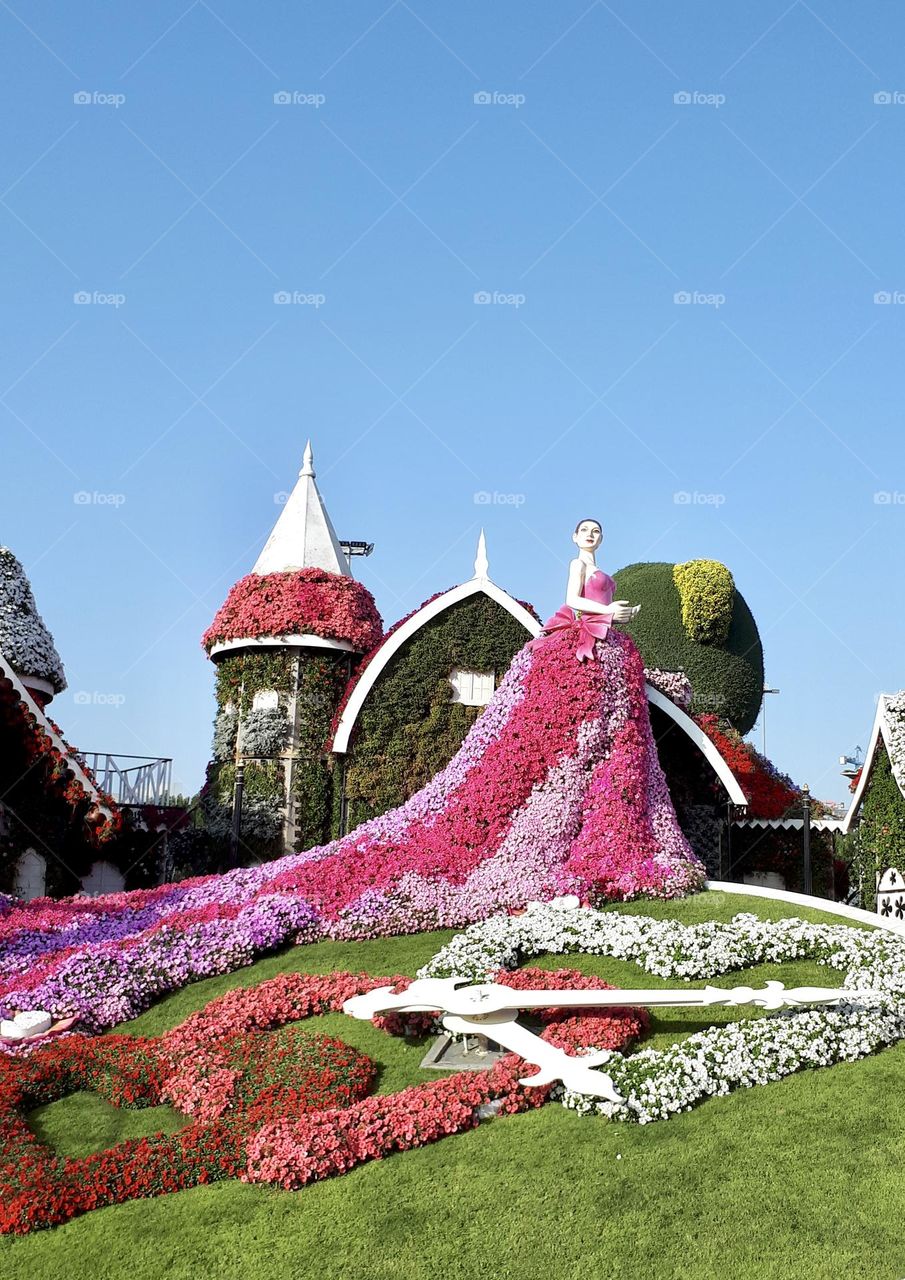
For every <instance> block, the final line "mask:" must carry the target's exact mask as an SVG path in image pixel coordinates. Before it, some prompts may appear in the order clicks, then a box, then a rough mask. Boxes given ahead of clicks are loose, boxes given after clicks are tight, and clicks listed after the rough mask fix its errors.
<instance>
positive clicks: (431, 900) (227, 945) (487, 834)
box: [0, 570, 704, 1029]
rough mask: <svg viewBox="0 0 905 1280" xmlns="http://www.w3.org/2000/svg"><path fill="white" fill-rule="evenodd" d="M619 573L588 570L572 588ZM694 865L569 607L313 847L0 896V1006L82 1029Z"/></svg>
mask: <svg viewBox="0 0 905 1280" xmlns="http://www.w3.org/2000/svg"><path fill="white" fill-rule="evenodd" d="M614 589H615V584H614V582H613V579H612V578H611V577H610V576H609V575H608V574H606V573H603V571H602V570H596V571H594V572H593V573H592V574H591V575H590V576H589V577H588V579H587V582H586V584H585V586H584V588H583V594H584V595H585V597H586V598H588V599H591V600H595V601H599V602H600V603H601V604H609V603H611V602H612V599H613V591H614ZM703 880H704V868H703V866H702V864H701V862H700V861H699V860H698V858H697V857H696V856H695V854H694V853H693V851H692V849H691V847H690V846H689V844H688V842H687V841H686V839H685V837H684V835H683V833H682V831H681V829H680V827H679V823H678V820H677V818H676V814H675V811H674V809H673V805H672V802H671V799H670V796H669V791H668V789H667V786H666V780H665V778H664V775H663V771H662V769H661V767H660V763H659V760H658V757H657V751H656V745H655V742H654V738H653V734H652V731H651V724H650V717H649V713H648V704H647V697H646V693H645V681H644V666H643V662H642V659H641V655H640V654H639V652H638V649H637V647H636V646H635V643H634V641H633V640H632V639H631V637H630V636H629V635H627V634H626V633H625V632H622V631H620V630H619V629H618V628H617V627H615V626H613V625H611V624H610V623H609V621H608V620H607V619H606V618H603V617H601V616H600V615H598V614H589V613H583V612H581V613H579V614H578V616H576V615H575V613H574V612H573V610H572V609H570V608H568V607H567V606H565V605H564V606H563V607H562V608H560V609H559V610H558V611H557V612H556V613H555V614H554V615H553V617H551V618H550V619H548V620H547V622H546V624H545V625H544V628H543V630H542V632H541V633H540V635H539V636H537V637H536V638H534V639H532V640H530V641H528V643H526V644H525V645H524V646H523V648H522V649H520V650H519V652H518V653H517V654H516V655H515V657H514V658H513V660H512V663H511V664H510V667H509V669H508V671H507V672H506V674H505V676H504V677H503V679H502V681H501V683H500V685H499V687H498V688H497V689H496V691H495V693H494V694H493V696H492V698H491V699H490V701H489V702H488V704H487V705H486V707H485V708H484V710H483V711H482V713H481V715H480V716H479V717H478V719H477V720H476V721H475V722H474V724H473V725H472V726H471V729H470V730H469V732H468V733H467V735H466V737H465V738H464V740H463V742H462V744H461V747H460V748H459V750H458V751H457V753H456V754H455V755H454V756H453V758H452V760H450V762H449V764H448V765H447V766H446V768H445V769H443V770H441V772H440V773H438V774H436V775H435V776H434V777H433V778H432V779H431V780H430V782H428V783H427V784H426V785H425V786H424V787H422V788H421V790H420V791H417V792H416V793H415V794H414V795H413V796H412V797H411V798H410V799H409V800H408V801H406V802H405V803H404V804H402V805H401V806H399V807H398V808H396V809H392V810H390V811H389V812H387V813H384V814H382V815H380V816H379V817H376V818H373V819H371V820H370V821H368V822H365V823H363V824H362V825H361V826H359V827H357V828H356V829H355V830H354V831H352V832H350V833H349V834H348V835H346V836H343V837H341V838H339V839H337V840H333V841H331V842H330V843H329V844H326V845H321V846H318V847H316V848H314V849H309V850H307V851H305V852H303V853H297V854H290V855H287V856H286V857H283V858H279V859H277V860H275V861H273V862H269V863H265V864H259V865H257V866H254V867H250V868H240V869H238V870H235V871H230V872H226V873H225V874H223V875H213V876H205V877H199V878H196V879H193V880H186V881H182V882H180V883H177V884H172V885H162V886H160V887H159V888H157V889H149V890H138V891H133V892H131V893H120V894H110V895H107V896H106V897H101V898H94V899H68V900H65V901H62V902H55V903H49V902H47V901H46V900H44V901H43V902H41V901H36V902H35V903H29V904H26V905H24V906H15V905H13V904H12V903H11V901H10V900H7V901H6V908H7V909H6V911H5V913H4V904H3V903H2V902H0V1010H2V1009H13V1010H15V1009H21V1008H42V1009H46V1010H47V1011H48V1012H52V1013H54V1014H58V1015H60V1016H62V1015H64V1014H71V1013H74V1012H79V1013H80V1015H81V1016H82V1017H83V1019H84V1020H85V1022H86V1023H88V1024H89V1025H91V1026H92V1027H93V1028H94V1029H101V1028H102V1027H104V1026H109V1025H112V1024H113V1023H115V1022H117V1021H119V1020H121V1019H123V1018H126V1017H128V1016H130V1015H131V1014H132V1013H134V1012H137V1011H138V1010H139V1009H140V1008H142V1007H144V1005H145V1004H146V1003H148V1001H149V999H150V998H151V995H152V993H159V992H160V991H161V990H167V989H173V988H176V987H180V986H182V985H184V984H185V982H187V981H191V980H193V979H194V978H198V977H203V976H206V975H207V974H210V973H219V972H226V971H229V970H230V969H233V968H235V967H236V966H237V965H239V964H243V963H249V962H250V960H251V959H253V958H254V956H255V955H256V954H259V953H260V952H261V951H263V950H267V949H269V948H272V947H274V946H278V945H280V944H281V943H284V942H288V941H292V940H296V941H312V940H315V939H317V938H325V937H327V938H337V939H356V938H368V937H378V936H381V935H387V934H394V933H409V932H416V931H420V930H423V929H434V928H444V927H449V926H459V925H463V924H467V923H470V922H472V921H475V920H480V919H484V918H486V917H488V916H490V915H493V914H494V913H497V912H500V911H506V910H507V909H513V908H519V907H522V906H524V905H525V903H527V902H529V901H532V900H537V899H549V898H552V897H554V896H559V895H563V894H577V895H578V896H579V897H580V898H581V899H582V900H584V901H591V902H600V901H603V900H626V899H629V898H633V897H637V896H639V895H652V896H657V897H676V896H679V895H681V894H684V893H686V892H689V891H692V890H694V889H697V888H699V887H700V886H701V885H702V884H703Z"/></svg>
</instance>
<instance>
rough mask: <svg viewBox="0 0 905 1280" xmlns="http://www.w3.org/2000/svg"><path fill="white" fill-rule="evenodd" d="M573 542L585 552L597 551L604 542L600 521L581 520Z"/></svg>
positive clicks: (576, 527)
mask: <svg viewBox="0 0 905 1280" xmlns="http://www.w3.org/2000/svg"><path fill="white" fill-rule="evenodd" d="M572 541H573V542H574V543H575V545H576V546H577V547H581V548H582V550H584V551H596V549H597V548H598V547H599V546H600V544H601V542H603V525H602V524H601V523H600V521H599V520H579V522H578V524H577V525H576V526H575V532H574V533H573V534H572Z"/></svg>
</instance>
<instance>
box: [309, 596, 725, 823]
mask: <svg viewBox="0 0 905 1280" xmlns="http://www.w3.org/2000/svg"><path fill="white" fill-rule="evenodd" d="M479 592H483V593H484V594H485V595H487V596H489V597H490V599H491V600H495V601H496V602H497V603H498V604H501V605H502V606H503V608H504V609H506V610H507V611H508V612H509V613H511V614H512V616H513V617H514V618H515V619H516V620H517V621H518V622H521V623H522V625H523V626H524V627H525V629H526V631H529V632H530V633H531V635H532V636H537V635H539V634H540V630H541V624H540V623H539V622H538V621H537V619H536V618H535V617H534V615H533V614H531V613H529V612H528V610H527V609H526V608H525V607H524V606H523V605H521V604H519V602H518V601H517V600H514V599H513V598H512V596H510V595H509V594H508V593H507V592H505V591H503V589H502V588H501V587H498V586H497V585H496V583H495V582H492V581H491V580H490V579H489V578H486V577H476V578H472V579H471V581H470V582H463V583H462V584H461V585H460V586H458V587H453V588H452V589H451V590H449V591H445V592H444V593H443V594H442V595H440V596H437V598H436V600H431V601H430V603H429V604H426V605H425V606H424V607H423V608H422V609H419V610H418V612H417V613H414V614H412V616H411V617H410V618H409V619H408V621H407V622H404V623H403V624H402V626H401V627H399V628H398V629H397V630H396V631H394V632H393V634H392V635H391V636H390V637H389V638H388V639H387V641H386V643H385V644H384V645H383V646H382V647H381V648H380V649H379V650H378V651H377V653H376V654H375V655H374V657H373V659H372V660H371V662H369V663H368V666H367V667H366V668H365V670H364V671H363V672H362V674H361V677H360V679H359V680H358V683H357V684H356V685H355V687H354V689H353V690H352V693H351V695H350V697H349V701H348V702H347V703H346V705H345V707H344V709H343V713H342V715H341V716H340V719H339V723H338V725H337V726H336V733H335V734H334V735H333V743H332V750H333V751H334V752H335V753H336V754H337V755H343V754H345V752H347V751H348V749H349V741H350V739H351V736H352V730H353V729H354V728H355V723H356V721H357V720H358V716H359V714H360V712H361V709H362V707H363V706H364V703H365V700H366V698H367V696H368V694H369V693H370V692H371V690H372V689H373V687H374V685H375V684H376V683H377V680H378V679H379V678H380V674H381V672H382V671H384V670H385V669H386V667H387V665H388V663H389V662H390V661H391V660H392V659H393V657H394V656H395V654H397V653H398V652H399V650H400V649H401V648H402V646H403V645H404V644H405V643H406V641H407V640H409V639H410V638H411V637H412V636H413V635H415V633H416V632H417V631H420V630H421V628H422V627H424V626H426V625H427V623H428V622H430V621H431V620H432V619H433V618H436V617H437V616H438V615H439V614H441V613H443V612H444V611H445V610H446V609H449V608H451V606H452V605H454V604H458V603H459V602H460V601H462V600H467V599H468V598H469V597H470V596H473V595H476V594H478V593H479ZM645 693H646V694H647V700H648V702H649V703H651V704H652V705H653V706H655V707H659V708H660V710H661V711H663V712H664V713H665V714H666V715H667V716H669V718H670V719H671V720H672V721H673V722H674V723H675V724H676V725H678V727H679V728H680V729H681V730H682V732H683V733H685V734H686V736H687V737H689V738H690V739H691V741H692V742H693V743H694V745H695V746H696V747H697V748H698V750H699V751H700V752H701V754H702V755H703V756H704V757H705V759H706V760H707V762H708V763H709V764H710V767H711V768H712V769H713V771H714V773H715V774H716V775H717V777H718V778H719V779H720V781H721V782H722V784H723V786H724V787H725V789H726V792H727V793H728V795H729V798H730V800H731V801H732V802H733V804H737V805H739V806H745V807H747V804H748V801H747V798H746V796H745V793H744V791H743V790H742V788H741V786H740V785H739V782H738V779H737V778H736V776H735V774H734V773H733V772H732V770H731V769H730V768H729V765H728V764H727V763H726V761H725V760H724V759H723V757H722V756H721V755H720V753H719V751H718V750H717V748H716V746H715V745H714V743H713V742H711V740H710V738H708V737H707V734H706V733H705V732H704V731H703V729H702V728H701V727H700V725H698V724H696V723H695V721H694V720H692V718H691V716H690V715H688V714H687V713H686V712H685V711H683V710H682V708H681V707H678V706H676V704H675V703H674V702H673V701H672V700H671V699H670V698H667V697H666V695H665V694H663V693H661V692H660V690H659V689H655V688H654V686H653V685H651V684H647V683H645Z"/></svg>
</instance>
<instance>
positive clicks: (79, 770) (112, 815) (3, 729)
mask: <svg viewBox="0 0 905 1280" xmlns="http://www.w3.org/2000/svg"><path fill="white" fill-rule="evenodd" d="M13 736H14V737H15V739H16V740H17V741H21V742H23V743H24V745H25V752H26V756H27V757H28V758H29V760H30V761H36V760H38V759H39V758H40V757H41V756H44V757H45V758H46V759H47V761H48V764H49V766H50V775H49V779H50V787H49V790H50V792H51V793H52V792H54V791H56V792H57V794H59V795H60V796H61V797H62V799H63V800H64V801H65V802H66V803H68V804H70V805H71V806H73V807H75V806H77V805H79V804H80V803H81V802H82V801H85V800H87V801H89V802H90V804H91V809H90V812H89V823H90V828H91V830H90V835H91V839H92V840H93V842H95V843H100V842H103V841H104V840H106V839H109V838H110V837H112V836H114V835H116V834H117V833H118V832H119V830H120V829H121V828H122V824H123V815H122V810H121V809H120V808H119V807H118V806H117V805H116V803H115V802H114V801H113V799H112V798H111V797H110V796H109V795H107V793H106V792H105V791H102V790H101V788H100V787H99V786H98V784H97V782H96V781H95V779H94V777H93V776H92V774H91V770H90V769H89V768H88V767H87V766H86V765H85V764H83V762H82V761H81V760H80V759H79V757H78V755H77V753H76V751H75V749H74V748H73V747H71V746H70V745H69V743H68V742H66V740H65V739H64V737H63V734H62V731H61V730H60V727H59V725H57V724H55V723H54V722H53V721H52V720H51V719H50V717H49V716H48V715H47V714H46V712H45V711H43V710H42V708H41V706H40V705H39V703H38V702H37V701H36V700H35V699H34V698H33V697H32V695H31V693H30V692H29V691H28V689H27V688H26V687H25V685H23V684H22V681H21V680H20V679H19V676H18V675H17V673H16V671H15V669H14V667H13V665H12V663H11V662H10V661H9V658H8V657H7V656H6V654H5V653H4V652H3V651H2V649H0V750H4V747H3V742H4V740H6V741H7V742H9V740H10V738H12V737H13Z"/></svg>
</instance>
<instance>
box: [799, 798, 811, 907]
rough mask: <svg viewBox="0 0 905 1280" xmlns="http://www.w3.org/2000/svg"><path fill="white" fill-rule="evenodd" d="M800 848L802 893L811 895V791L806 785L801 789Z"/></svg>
mask: <svg viewBox="0 0 905 1280" xmlns="http://www.w3.org/2000/svg"><path fill="white" fill-rule="evenodd" d="M801 816H802V819H803V821H802V826H801V848H802V853H803V854H804V891H805V893H809V894H812V893H813V892H814V884H813V879H812V876H811V789H810V787H809V786H808V784H807V783H805V784H804V786H803V787H802V788H801Z"/></svg>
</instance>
